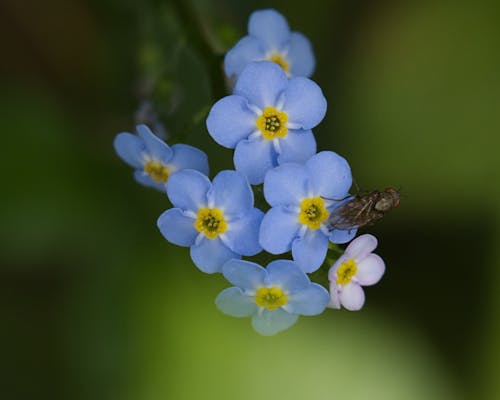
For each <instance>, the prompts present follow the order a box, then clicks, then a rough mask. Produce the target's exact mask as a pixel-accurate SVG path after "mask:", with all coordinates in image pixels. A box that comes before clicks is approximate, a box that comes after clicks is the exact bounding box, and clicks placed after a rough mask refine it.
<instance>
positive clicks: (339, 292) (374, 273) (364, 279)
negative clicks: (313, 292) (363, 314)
mask: <svg viewBox="0 0 500 400" xmlns="http://www.w3.org/2000/svg"><path fill="white" fill-rule="evenodd" d="M376 247H377V239H376V238H375V236H372V235H368V234H365V235H361V236H359V237H358V238H356V239H355V240H353V241H352V242H351V243H350V244H349V246H347V249H346V250H345V253H344V254H343V255H342V256H341V257H340V258H339V259H338V260H337V261H336V262H335V264H333V266H332V267H331V268H330V271H329V272H328V279H329V280H330V296H331V300H330V304H329V305H328V306H329V307H331V308H337V309H340V308H341V306H343V307H344V308H346V309H348V310H350V311H356V310H359V309H361V307H363V304H364V302H365V293H364V292H363V289H362V288H361V286H370V285H374V284H375V283H377V282H378V281H379V280H380V278H382V275H383V274H384V271H385V264H384V261H383V260H382V259H381V258H380V257H379V256H378V255H376V254H374V253H372V251H373V250H375V248H376Z"/></svg>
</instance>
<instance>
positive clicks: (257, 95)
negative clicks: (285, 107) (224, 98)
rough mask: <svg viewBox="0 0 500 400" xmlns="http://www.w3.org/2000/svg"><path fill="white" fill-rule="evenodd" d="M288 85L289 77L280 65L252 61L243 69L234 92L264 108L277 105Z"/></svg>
mask: <svg viewBox="0 0 500 400" xmlns="http://www.w3.org/2000/svg"><path fill="white" fill-rule="evenodd" d="M287 86H288V78H287V76H286V74H285V72H284V71H283V70H282V69H281V67H280V66H279V65H277V64H275V63H273V62H271V61H260V62H253V63H250V64H248V65H247V66H246V67H245V69H243V71H242V72H241V75H240V76H239V78H238V80H237V81H236V85H235V87H234V92H233V93H234V94H235V95H238V96H242V97H244V98H245V99H247V100H248V102H249V103H250V104H253V105H255V106H257V107H259V108H260V109H262V110H263V109H264V108H266V107H269V106H275V105H276V103H277V101H278V98H279V96H280V95H281V93H282V92H283V91H284V90H285V89H286V87H287ZM289 120H290V116H289Z"/></svg>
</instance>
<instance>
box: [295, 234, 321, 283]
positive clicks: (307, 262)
mask: <svg viewBox="0 0 500 400" xmlns="http://www.w3.org/2000/svg"><path fill="white" fill-rule="evenodd" d="M327 250H328V237H327V236H326V235H325V234H324V233H323V232H321V230H320V229H316V230H312V229H308V230H307V231H306V233H305V235H304V236H303V237H301V238H297V239H295V240H294V241H293V243H292V256H293V259H294V261H295V262H296V263H297V264H298V265H299V267H300V268H301V269H302V271H304V272H307V273H310V272H314V271H316V270H317V269H318V268H319V267H320V266H321V264H322V263H323V261H325V257H326V251H327Z"/></svg>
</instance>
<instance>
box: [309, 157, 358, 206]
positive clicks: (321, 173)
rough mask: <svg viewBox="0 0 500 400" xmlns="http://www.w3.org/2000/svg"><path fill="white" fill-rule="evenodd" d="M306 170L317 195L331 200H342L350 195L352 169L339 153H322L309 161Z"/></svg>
mask: <svg viewBox="0 0 500 400" xmlns="http://www.w3.org/2000/svg"><path fill="white" fill-rule="evenodd" d="M306 168H307V170H308V172H309V178H310V180H311V186H312V189H313V191H314V193H315V194H316V193H317V194H320V195H321V196H323V197H325V198H327V199H330V200H341V199H343V198H344V197H346V195H348V191H349V188H350V187H351V185H352V175H351V168H350V167H349V164H348V163H347V161H346V160H345V159H344V158H343V157H340V156H339V155H338V154H337V153H334V152H333V151H322V152H320V153H318V154H316V155H315V156H313V157H311V158H310V159H309V161H307V163H306Z"/></svg>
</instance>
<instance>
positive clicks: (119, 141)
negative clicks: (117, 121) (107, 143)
mask: <svg viewBox="0 0 500 400" xmlns="http://www.w3.org/2000/svg"><path fill="white" fill-rule="evenodd" d="M113 145H114V147H115V151H116V153H117V154H118V155H119V156H120V158H121V159H122V160H123V161H125V162H126V163H127V164H128V165H130V166H132V167H134V168H142V165H143V154H144V152H145V151H146V146H145V145H144V142H143V141H142V140H141V139H140V138H138V137H137V136H136V135H132V134H131V133H128V132H123V133H119V134H118V135H116V137H115V140H114V142H113Z"/></svg>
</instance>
